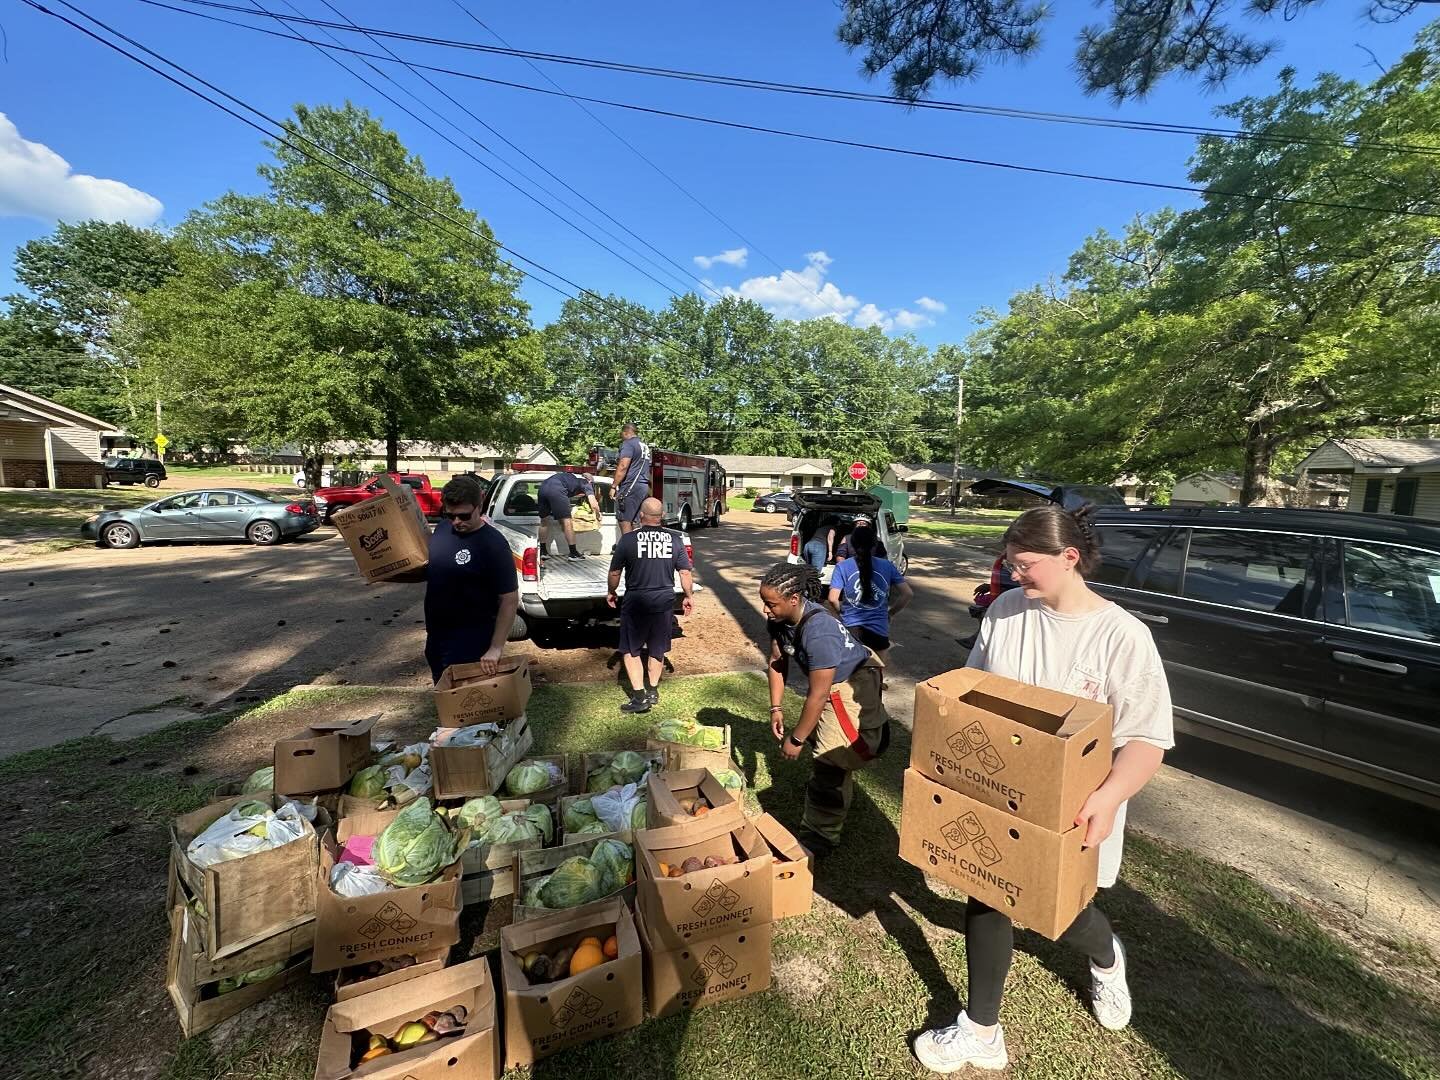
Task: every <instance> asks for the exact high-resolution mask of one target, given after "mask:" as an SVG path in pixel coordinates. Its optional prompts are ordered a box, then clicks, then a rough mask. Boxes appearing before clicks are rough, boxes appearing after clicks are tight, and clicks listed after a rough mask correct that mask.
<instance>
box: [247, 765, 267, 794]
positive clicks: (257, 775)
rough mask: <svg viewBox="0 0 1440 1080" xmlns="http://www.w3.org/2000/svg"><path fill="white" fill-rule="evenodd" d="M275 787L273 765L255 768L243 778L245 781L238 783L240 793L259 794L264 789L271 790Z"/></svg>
mask: <svg viewBox="0 0 1440 1080" xmlns="http://www.w3.org/2000/svg"><path fill="white" fill-rule="evenodd" d="M274 787H275V766H274V765H266V766H265V767H264V768H263V769H256V770H255V771H254V772H252V773H251V774H250V775H249V776H247V777H246V778H245V783H243V784H241V785H240V794H241V795H259V794H260V793H262V792H265V791H271V790H273V789H274Z"/></svg>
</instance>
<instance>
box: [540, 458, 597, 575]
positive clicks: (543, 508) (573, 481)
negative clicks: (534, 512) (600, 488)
mask: <svg viewBox="0 0 1440 1080" xmlns="http://www.w3.org/2000/svg"><path fill="white" fill-rule="evenodd" d="M582 496H583V497H584V498H585V499H587V500H588V501H589V503H590V509H591V510H593V511H594V512H595V520H596V521H599V520H600V503H599V501H598V500H597V499H596V498H595V482H594V481H593V480H591V479H590V477H588V476H585V475H582V474H580V473H572V472H557V473H553V474H552V475H550V476H547V477H546V478H545V479H544V480H542V481H541V483H540V490H539V491H537V492H536V497H537V499H538V501H539V503H540V558H542V559H543V558H545V556H546V555H548V554H549V553H550V522H551V521H558V522H560V529H561V531H562V532H564V534H565V543H567V544H568V545H570V558H572V559H583V558H584V557H585V555H584V554H583V553H582V552H581V551H580V549H579V548H577V547H576V546H575V522H574V520H573V519H572V518H571V516H570V511H571V506H572V504H573V503H574V501H575V500H576V499H579V498H581V497H582Z"/></svg>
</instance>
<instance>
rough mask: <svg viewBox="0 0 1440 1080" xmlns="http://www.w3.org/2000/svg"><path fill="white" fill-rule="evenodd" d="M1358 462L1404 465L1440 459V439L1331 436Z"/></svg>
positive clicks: (1332, 440)
mask: <svg viewBox="0 0 1440 1080" xmlns="http://www.w3.org/2000/svg"><path fill="white" fill-rule="evenodd" d="M1330 441H1331V442H1332V443H1333V444H1334V445H1335V446H1336V447H1338V448H1339V449H1341V450H1343V451H1344V452H1345V453H1347V454H1349V455H1350V457H1351V458H1353V459H1354V460H1355V462H1356V464H1358V465H1368V466H1372V467H1378V468H1397V467H1399V468H1403V467H1404V466H1407V465H1422V464H1428V463H1430V462H1435V461H1440V439H1331V440H1330Z"/></svg>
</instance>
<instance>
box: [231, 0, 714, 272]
mask: <svg viewBox="0 0 1440 1080" xmlns="http://www.w3.org/2000/svg"><path fill="white" fill-rule="evenodd" d="M252 2H253V0H252ZM320 2H321V3H322V4H324V5H325V6H326V7H327V8H329V9H330V10H331V11H333V12H335V14H336V15H338V16H339V17H340V18H342V19H344V20H345V21H346V22H348V23H350V25H352V26H354V25H355V22H354V20H353V19H351V18H350V17H349V16H348V15H346V14H344V12H342V11H340V10H339V9H338V8H336V7H335V5H334V4H332V3H330V0H320ZM286 3H287V4H288V5H289V6H290V7H291V8H292V9H294V6H295V5H294V4H291V3H289V0H286ZM367 36H368V35H367ZM331 40H335V41H336V44H339V42H338V40H336V39H335V38H334V37H333V35H332V36H331ZM371 40H372V41H375V44H376V45H378V46H379V47H380V48H382V49H384V50H385V52H386V54H387V55H388V56H390V57H391V58H392V59H393V60H395V62H396V63H399V64H403V65H404V66H405V67H406V68H407V69H408V70H409V71H410V73H411V74H412V75H414V76H415V77H416V78H418V79H420V81H422V82H423V83H425V85H426V86H428V87H430V88H431V89H432V90H434V91H435V92H436V93H438V94H440V95H441V96H442V97H443V98H445V100H447V101H449V102H450V103H451V104H452V105H454V106H455V107H456V108H457V109H459V110H460V111H461V112H463V113H464V114H465V115H466V116H468V117H469V118H470V119H471V120H473V121H475V123H477V124H479V125H480V126H481V127H483V128H484V129H485V130H486V131H488V132H490V134H492V135H494V136H495V137H496V138H497V139H499V140H500V141H501V142H503V143H505V145H506V146H508V147H510V149H512V150H514V151H515V152H516V153H517V154H519V155H520V156H521V157H523V158H524V159H525V160H526V161H528V162H530V163H531V164H532V165H534V166H535V167H536V168H537V169H539V170H540V171H541V172H543V173H545V175H546V176H549V177H550V178H551V179H552V180H554V181H555V182H556V183H557V184H559V185H560V186H561V187H563V188H565V190H567V191H569V192H570V193H571V194H572V195H574V196H575V197H576V198H578V199H580V200H581V201H582V202H584V203H585V204H586V205H587V206H589V207H590V208H591V209H593V210H595V211H596V212H597V213H599V214H601V215H602V216H603V217H605V218H607V219H608V220H609V221H610V222H612V223H613V224H614V225H615V226H616V227H618V228H619V229H621V230H623V231H624V232H625V233H627V234H628V235H629V236H631V237H632V238H633V239H634V240H636V241H637V242H639V243H640V244H642V245H643V246H644V247H646V248H648V249H649V250H650V251H652V252H654V253H655V255H657V256H659V258H660V259H661V260H663V261H664V262H667V263H669V264H670V266H672V267H673V268H674V269H675V270H676V271H677V272H678V273H679V275H680V276H682V277H686V278H689V279H690V280H691V281H694V282H695V283H696V284H697V285H699V286H700V287H701V288H702V289H705V290H706V291H708V292H709V293H711V295H715V290H714V289H713V288H712V287H711V286H709V285H708V284H706V282H705V281H704V280H703V279H701V278H699V277H697V276H696V275H695V274H693V273H691V272H690V271H689V270H688V269H686V268H685V267H684V266H682V265H681V264H679V263H678V262H676V261H675V260H674V259H672V258H671V257H670V256H668V255H666V254H665V253H664V252H663V251H661V250H660V249H659V248H657V247H656V246H655V245H654V244H652V243H650V241H648V240H646V239H645V238H644V237H642V236H640V235H639V234H638V233H636V232H635V231H634V230H633V229H631V228H630V227H628V226H627V225H625V224H624V223H623V222H621V221H620V220H619V219H617V218H616V217H615V216H614V215H613V214H611V213H609V212H608V211H606V210H605V209H604V208H602V207H601V206H599V205H597V204H596V203H595V202H594V200H592V199H590V198H588V197H587V196H585V195H584V194H582V193H581V192H579V191H577V190H576V189H575V188H574V186H572V185H571V184H569V183H567V182H566V181H565V180H563V179H562V178H561V177H560V176H558V175H557V174H556V173H555V172H553V171H552V170H550V169H549V168H546V166H545V165H543V164H541V163H540V162H539V161H537V160H536V159H535V158H534V157H533V156H532V155H530V154H529V153H527V152H526V151H525V150H523V149H522V148H521V147H520V146H518V145H517V144H516V143H514V142H513V141H512V140H510V139H508V138H506V137H505V136H504V135H502V134H501V133H500V132H499V131H498V130H496V128H495V127H494V126H493V125H491V124H489V123H487V122H486V121H485V120H484V119H482V118H481V117H479V116H477V115H476V114H475V113H474V112H473V111H472V110H471V109H469V108H467V107H466V106H465V104H464V103H463V102H461V101H460V100H459V99H457V98H456V97H454V96H453V95H452V94H450V93H449V92H448V91H447V90H445V89H444V87H442V86H440V85H439V84H438V83H436V82H435V81H434V80H433V79H431V78H430V77H429V76H428V75H426V74H424V72H421V71H418V70H416V69H415V67H414V66H412V65H411V64H410V63H409V62H408V61H406V60H404V59H403V58H402V57H400V56H399V55H397V54H396V53H395V52H394V51H393V50H391V49H390V48H389V47H388V46H386V45H385V44H383V42H381V41H378V40H376V39H374V38H371ZM368 66H370V67H371V70H373V71H375V72H376V73H377V74H379V75H382V76H383V77H384V78H386V79H389V80H390V81H391V82H395V80H393V79H391V78H390V76H389V75H388V74H386V73H385V72H383V71H381V70H380V69H378V68H376V67H374V65H368ZM395 85H396V86H397V87H398V86H400V84H399V83H398V82H396V83H395ZM401 89H402V90H405V92H406V93H408V94H410V96H411V97H412V98H414V99H415V100H416V101H420V98H419V97H418V96H417V95H415V94H414V92H413V91H410V90H408V89H406V88H404V87H401ZM426 108H428V109H430V111H431V112H432V113H434V114H435V115H436V116H440V115H441V114H440V113H439V112H437V111H436V110H434V109H433V108H431V107H430V106H429V105H426ZM446 122H447V123H449V124H450V125H451V127H454V128H455V130H456V131H461V129H460V127H459V126H458V125H456V124H455V123H454V122H453V121H450V120H446ZM461 133H462V134H464V135H465V137H466V138H468V139H470V140H471V141H472V142H474V143H475V144H476V145H477V146H480V147H481V148H482V149H485V150H486V151H487V152H489V153H491V154H493V153H494V151H493V150H490V148H489V147H486V146H484V144H483V143H481V142H480V141H479V140H478V139H475V138H474V137H473V136H471V135H469V134H468V133H466V132H461ZM512 168H513V166H512ZM517 171H519V170H517ZM537 186H540V185H539V184H538V183H537ZM542 190H545V189H544V188H543V187H542ZM547 194H550V195H552V197H554V198H557V199H559V196H555V195H554V193H553V192H547ZM560 201H561V202H562V203H564V200H563V199H561V200H560ZM564 205H566V206H567V207H568V208H569V209H571V210H573V211H574V212H575V213H577V214H580V216H581V217H584V218H585V220H586V221H588V222H590V224H592V225H594V226H595V227H596V228H597V229H600V230H601V231H602V232H604V233H605V234H606V235H607V236H609V237H611V239H613V240H615V241H616V243H619V244H624V245H625V247H627V248H629V249H630V250H631V251H632V252H634V253H635V254H636V255H637V256H639V257H640V258H643V259H645V261H646V262H648V263H650V265H652V266H654V267H655V268H656V269H657V270H660V271H661V272H662V273H668V271H665V270H663V268H661V267H660V266H659V264H658V263H656V262H655V261H654V260H653V259H650V258H648V257H647V256H645V255H644V254H642V253H641V252H640V251H638V250H637V249H636V248H635V247H633V246H632V245H630V244H629V243H627V242H626V241H624V240H622V239H621V238H620V237H618V236H616V235H615V234H614V233H612V232H610V231H609V230H608V229H606V228H605V227H604V226H603V225H600V224H599V223H598V222H596V221H594V220H593V219H591V218H589V217H587V216H586V215H585V214H584V213H583V211H580V210H578V209H577V208H575V207H574V206H571V205H570V204H568V203H564ZM682 288H686V289H688V288H689V286H688V285H685V286H682Z"/></svg>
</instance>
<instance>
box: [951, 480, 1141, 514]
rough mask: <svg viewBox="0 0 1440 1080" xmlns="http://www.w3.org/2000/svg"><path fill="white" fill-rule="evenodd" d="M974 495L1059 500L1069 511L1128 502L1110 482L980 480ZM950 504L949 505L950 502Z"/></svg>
mask: <svg viewBox="0 0 1440 1080" xmlns="http://www.w3.org/2000/svg"><path fill="white" fill-rule="evenodd" d="M970 494H972V495H1029V496H1033V497H1034V498H1036V499H1043V500H1044V501H1046V502H1053V503H1058V504H1059V505H1061V506H1063V507H1065V509H1066V510H1078V509H1079V508H1080V507H1082V506H1084V505H1085V504H1087V503H1089V504H1090V505H1092V506H1117V507H1123V506H1125V505H1126V502H1125V496H1124V495H1122V494H1121V493H1120V489H1119V488H1116V487H1111V486H1110V485H1108V484H1051V483H1047V482H1045V481H1031V480H992V479H987V480H976V481H975V482H974V483H973V484H971V485H970ZM946 505H948V504H946Z"/></svg>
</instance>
